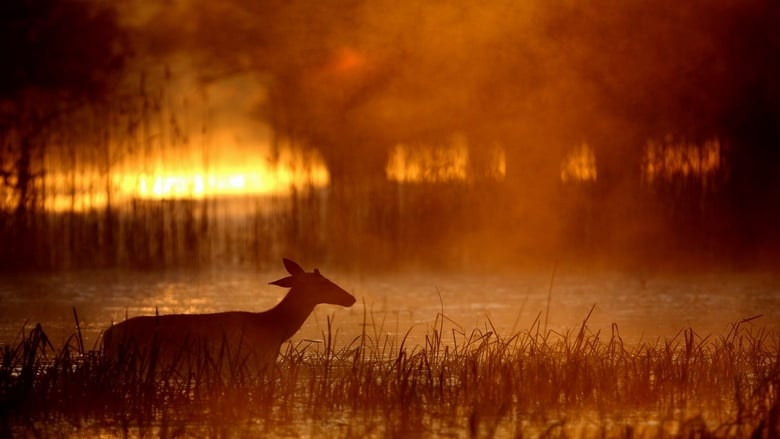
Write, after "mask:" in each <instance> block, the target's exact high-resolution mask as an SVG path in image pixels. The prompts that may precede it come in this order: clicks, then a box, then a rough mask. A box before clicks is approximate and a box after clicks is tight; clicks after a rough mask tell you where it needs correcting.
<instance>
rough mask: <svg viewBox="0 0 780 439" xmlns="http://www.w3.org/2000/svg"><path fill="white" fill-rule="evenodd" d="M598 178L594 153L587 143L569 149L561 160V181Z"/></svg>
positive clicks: (593, 179)
mask: <svg viewBox="0 0 780 439" xmlns="http://www.w3.org/2000/svg"><path fill="white" fill-rule="evenodd" d="M597 178H598V168H597V167H596V154H595V153H594V152H593V149H592V148H591V147H590V146H589V145H588V144H587V143H584V142H583V143H582V144H581V145H580V146H578V147H577V148H575V149H574V150H572V151H570V152H569V154H568V155H566V157H564V159H563V161H562V162H561V181H562V182H564V183H566V182H576V181H596V179H597Z"/></svg>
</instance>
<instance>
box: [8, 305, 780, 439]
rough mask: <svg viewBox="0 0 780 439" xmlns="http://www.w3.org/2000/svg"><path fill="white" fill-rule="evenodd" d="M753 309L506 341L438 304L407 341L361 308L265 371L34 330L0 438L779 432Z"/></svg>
mask: <svg viewBox="0 0 780 439" xmlns="http://www.w3.org/2000/svg"><path fill="white" fill-rule="evenodd" d="M755 319H756V318H751V319H745V320H742V321H740V322H736V323H734V324H733V325H732V326H731V329H730V330H729V331H728V332H727V333H725V334H720V335H709V336H702V335H700V334H698V333H696V332H695V331H694V330H693V329H690V328H688V329H684V330H681V331H679V332H678V333H676V334H674V335H672V336H670V337H667V338H664V339H658V340H655V341H641V342H638V343H626V342H625V341H624V340H623V339H622V337H621V336H620V332H619V330H618V327H617V326H616V325H613V326H612V329H611V331H610V332H609V333H608V334H603V333H600V332H592V331H591V330H590V329H589V328H588V325H587V318H586V319H584V321H583V323H582V325H581V326H580V327H579V328H577V329H576V330H574V331H570V332H565V333H556V332H554V331H546V332H545V331H543V318H542V315H541V314H540V315H539V316H538V317H537V318H536V319H535V320H534V321H533V322H532V323H531V325H530V326H529V327H528V328H527V329H523V330H520V331H517V332H516V333H512V334H506V335H502V334H499V333H498V332H496V331H495V329H494V328H493V326H492V323H491V322H490V321H489V320H488V321H487V322H485V323H484V324H483V325H482V327H479V328H475V329H473V330H470V331H466V330H464V329H463V328H461V327H460V326H458V325H457V324H456V323H455V322H452V321H451V320H449V319H448V318H447V317H446V316H445V315H442V314H439V315H438V316H437V319H436V324H435V325H434V326H433V327H432V328H431V329H430V330H429V331H428V333H427V334H426V335H425V339H424V342H423V343H421V344H419V345H413V346H412V345H410V344H409V343H408V340H407V338H406V337H402V338H401V339H400V340H399V339H397V338H395V337H392V336H390V335H387V334H386V333H385V331H384V328H383V325H382V323H381V320H380V319H376V316H374V315H373V314H371V313H366V315H365V317H364V329H363V331H361V333H360V334H359V335H357V336H355V337H354V338H351V339H350V338H347V339H344V340H342V339H340V337H339V335H340V334H339V332H338V331H337V330H335V329H334V328H335V324H334V322H333V321H332V319H328V320H327V323H326V328H325V329H324V330H323V334H322V340H299V341H296V342H290V343H287V344H286V346H284V347H283V349H282V352H281V354H280V357H279V359H278V361H277V362H276V364H275V366H274V367H273V368H272V369H270V370H267V371H266V373H264V374H257V373H253V372H251V371H249V370H248V369H246V368H245V367H244V366H243V365H241V364H230V363H229V362H227V363H226V362H223V361H220V359H219V358H209V357H208V356H205V354H204V356H201V357H199V358H187V359H182V361H188V364H189V365H190V367H188V368H187V369H186V371H185V372H182V368H181V367H176V365H171V366H166V367H165V368H162V369H157V367H158V366H156V364H155V360H154V358H153V357H154V355H153V354H150V355H148V356H146V357H144V356H138V355H135V353H132V352H128V353H126V354H125V355H124V356H120V358H121V359H120V360H115V359H109V358H108V357H107V356H104V355H103V354H102V352H101V351H100V350H96V349H92V350H87V349H85V348H84V345H83V341H82V340H83V339H82V337H81V336H80V334H79V333H78V332H79V331H77V333H76V334H74V336H73V337H71V339H70V340H69V341H68V342H67V343H65V344H64V345H63V346H61V347H59V348H56V347H54V346H52V344H51V343H50V342H49V341H48V338H47V337H46V333H45V331H44V330H43V328H42V327H41V326H40V325H36V326H35V327H34V328H32V329H31V330H29V331H28V330H23V331H21V332H20V339H19V340H18V341H17V342H15V343H14V344H12V345H8V346H5V347H4V350H3V357H2V365H0V409H1V410H0V413H1V415H0V422H1V424H0V428H2V431H0V435H3V436H6V435H30V434H57V435H62V436H80V435H83V434H98V433H100V434H111V435H127V436H147V435H150V434H152V435H159V436H174V435H180V434H201V435H203V434H205V435H230V436H239V435H249V434H264V435H269V436H282V435H291V434H293V435H304V434H306V435H312V436H329V437H363V436H366V435H368V436H379V437H383V436H392V437H397V436H404V437H406V436H410V435H411V436H434V435H455V436H458V437H464V436H468V437H493V436H500V437H506V436H515V437H767V438H768V437H778V436H777V435H778V433H779V432H780V431H778V428H780V396H779V393H778V390H779V389H780V339H779V337H778V334H777V333H776V332H772V331H769V330H767V329H765V328H764V327H762V326H760V325H758V322H757V321H756V320H755ZM226 343H228V341H226ZM226 364H228V366H226ZM220 367H221V368H225V367H227V368H228V370H225V369H219V368H220Z"/></svg>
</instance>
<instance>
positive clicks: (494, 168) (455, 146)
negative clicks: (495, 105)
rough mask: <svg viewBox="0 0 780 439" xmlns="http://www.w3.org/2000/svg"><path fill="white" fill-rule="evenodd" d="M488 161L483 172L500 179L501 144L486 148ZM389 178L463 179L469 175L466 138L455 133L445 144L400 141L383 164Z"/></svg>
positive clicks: (502, 168)
mask: <svg viewBox="0 0 780 439" xmlns="http://www.w3.org/2000/svg"><path fill="white" fill-rule="evenodd" d="M487 152H488V163H487V165H486V169H484V170H483V171H484V172H483V174H484V175H486V176H488V177H491V178H495V179H498V180H500V179H503V178H504V177H505V176H506V154H505V153H504V149H503V148H501V147H500V146H497V145H494V146H491V147H489V148H488V151H487ZM385 175H386V177H387V179H388V180H392V181H397V182H407V183H419V182H446V181H465V180H467V179H469V178H470V177H472V174H471V161H470V156H469V143H468V140H467V139H466V138H465V137H464V136H461V135H454V136H453V137H452V138H451V139H450V142H449V143H448V144H444V145H437V146H431V145H408V144H403V143H399V144H397V145H395V147H393V149H392V150H391V151H390V155H389V158H388V161H387V166H386V167H385Z"/></svg>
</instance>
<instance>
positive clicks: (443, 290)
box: [0, 268, 780, 346]
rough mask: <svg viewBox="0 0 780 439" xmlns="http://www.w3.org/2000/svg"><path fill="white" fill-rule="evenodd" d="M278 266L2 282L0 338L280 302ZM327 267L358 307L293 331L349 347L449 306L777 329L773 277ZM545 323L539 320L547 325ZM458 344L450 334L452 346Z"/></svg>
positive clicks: (427, 327) (457, 318) (560, 318)
mask: <svg viewBox="0 0 780 439" xmlns="http://www.w3.org/2000/svg"><path fill="white" fill-rule="evenodd" d="M279 271H280V270H277V271H276V272H260V273H250V272H246V271H218V272H200V273H193V272H189V271H178V272H177V271H174V272H168V273H165V274H159V273H146V274H144V273H128V272H72V273H64V274H56V275H47V276H29V275H19V276H13V277H9V276H3V277H2V278H0V303H2V304H3V306H2V308H1V309H2V311H0V344H12V342H13V341H14V340H15V339H17V337H18V336H19V332H20V331H21V330H22V328H23V327H25V324H26V330H28V331H29V330H30V329H32V326H34V324H35V323H37V322H41V323H42V325H43V327H44V330H46V332H47V333H48V334H49V336H50V338H51V340H52V341H53V342H54V344H55V345H60V344H61V343H64V341H65V339H66V338H67V337H69V336H71V334H73V333H74V332H75V330H76V328H75V321H74V317H73V312H72V308H73V307H75V308H76V310H77V312H78V316H79V319H80V326H81V330H82V331H83V334H84V336H85V340H86V342H85V343H86V344H87V345H88V346H93V345H94V344H95V343H96V342H97V341H98V340H99V335H100V333H101V332H102V331H103V330H105V329H106V328H107V327H108V326H110V325H111V324H112V323H116V322H119V321H121V320H124V319H125V317H126V316H127V317H135V316H138V315H154V314H155V313H156V312H159V314H171V313H210V312H220V311H231V310H249V311H262V310H265V309H268V308H270V307H272V306H273V305H275V304H276V303H277V302H278V301H279V300H280V299H281V297H282V296H283V295H284V294H285V291H286V290H284V289H280V288H278V287H275V286H271V285H268V284H267V283H268V280H269V279H276V278H277V277H279V274H280V273H279ZM329 271H330V270H328V271H326V270H325V269H324V268H323V273H324V274H326V275H327V276H329V278H330V279H332V280H334V281H335V282H337V283H338V284H340V285H341V286H342V287H344V288H345V289H347V290H348V291H350V292H351V293H353V294H354V295H355V297H357V299H358V303H357V304H356V305H355V306H353V307H352V308H350V309H344V308H340V307H334V306H327V305H321V306H319V307H318V308H317V309H316V310H315V313H314V314H313V315H312V317H310V318H309V320H308V321H307V322H306V324H305V325H304V327H303V328H302V329H301V331H300V332H299V333H298V334H297V335H296V336H295V337H294V338H293V340H292V341H293V343H297V342H299V341H301V340H317V341H322V340H323V332H325V330H326V328H327V323H326V320H327V318H328V317H331V318H333V319H334V327H335V328H337V330H338V340H339V342H340V343H348V342H349V341H351V340H352V339H353V338H354V337H356V336H359V335H360V333H361V330H362V327H363V326H362V324H363V319H364V312H365V313H366V316H367V317H366V318H367V331H368V332H369V333H371V334H375V333H378V334H389V335H392V336H394V337H395V338H396V339H397V342H398V343H400V341H401V340H402V339H403V337H404V336H406V335H407V334H406V333H407V331H409V334H408V337H409V338H408V342H409V343H411V344H412V345H414V344H422V343H424V342H425V340H424V336H425V335H426V334H428V335H429V333H430V331H431V330H432V329H433V328H434V325H435V322H436V317H437V315H438V314H439V313H441V312H442V311H443V312H444V315H445V316H446V317H447V321H446V322H445V327H447V328H448V330H447V332H448V333H450V330H456V331H466V332H471V331H472V330H474V329H477V328H478V329H482V330H485V331H492V330H494V329H495V330H496V331H497V332H498V334H499V335H501V336H510V335H512V334H514V333H516V332H517V331H524V330H526V331H528V330H530V331H536V330H537V328H536V326H535V325H537V324H538V325H539V328H538V329H539V330H541V331H544V325H545V322H546V323H547V325H548V329H549V330H552V331H555V332H557V333H560V334H563V333H566V331H573V332H576V331H578V330H579V329H580V325H581V324H582V321H583V319H585V317H586V316H587V315H588V312H589V311H590V309H591V307H592V306H594V305H595V309H594V310H593V313H592V314H591V316H590V318H589V320H588V327H589V328H590V330H591V331H592V332H594V333H595V332H598V331H601V332H602V333H603V334H604V336H605V337H609V336H610V335H611V334H612V330H613V328H612V324H613V323H614V324H615V325H617V328H618V330H619V333H620V335H621V336H622V337H623V338H624V340H626V341H627V342H636V341H639V340H640V339H641V340H645V341H650V342H653V341H655V340H656V339H662V340H663V339H669V338H672V337H675V335H677V334H678V332H679V331H681V330H683V329H687V328H692V329H694V330H695V331H696V333H697V334H699V335H700V336H702V337H706V336H707V335H723V334H725V333H727V332H728V331H729V330H730V325H731V324H734V323H736V322H738V321H740V320H742V319H746V318H749V317H754V316H757V315H762V317H761V318H759V319H757V320H755V321H753V323H752V324H753V325H756V327H764V328H768V329H770V330H777V329H780V328H778V323H777V322H779V321H780V280H778V278H777V276H772V275H729V276H715V275H690V276H680V277H670V276H651V277H644V278H643V277H640V276H636V275H630V274H623V273H602V274H598V275H593V274H588V275H583V274H577V273H558V274H557V275H556V278H555V279H554V282H553V288H552V294H551V295H550V296H549V299H550V305H549V316H548V315H547V314H546V313H547V309H548V308H547V300H548V293H549V292H550V289H549V282H550V274H549V273H524V274H481V275H478V274H459V275H458V274H452V273H438V274H437V273H422V272H419V273H414V274H406V275H363V274H361V275H358V274H354V273H353V274H349V273H340V272H338V271H336V272H333V273H330V272H329ZM537 319H538V321H537ZM449 341H451V340H445V342H449Z"/></svg>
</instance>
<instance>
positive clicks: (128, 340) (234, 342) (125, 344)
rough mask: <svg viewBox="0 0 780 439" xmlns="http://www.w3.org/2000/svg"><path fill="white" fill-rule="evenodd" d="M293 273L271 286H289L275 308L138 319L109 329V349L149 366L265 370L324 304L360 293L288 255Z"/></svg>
mask: <svg viewBox="0 0 780 439" xmlns="http://www.w3.org/2000/svg"><path fill="white" fill-rule="evenodd" d="M282 261H283V263H284V266H285V268H286V269H287V271H288V273H289V274H290V275H289V276H287V277H284V278H281V279H279V280H276V281H273V282H271V283H270V284H271V285H277V286H280V287H284V288H289V289H290V291H288V293H287V295H286V296H285V297H284V299H282V301H281V302H279V303H278V304H277V305H276V306H275V307H273V308H271V309H269V310H267V311H264V312H258V313H254V312H245V311H230V312H221V313H213V314H171V315H162V316H142V317H134V318H131V319H128V320H125V321H124V322H121V323H119V324H116V325H112V326H111V327H109V328H108V329H107V330H106V331H105V332H104V333H103V352H104V354H105V355H106V356H108V357H110V358H113V359H115V360H117V361H119V362H120V363H121V362H128V361H141V362H145V364H146V365H147V367H155V365H157V366H160V367H164V366H163V365H165V366H169V365H173V366H175V367H177V368H179V369H182V366H185V367H187V366H188V367H189V368H190V370H192V368H193V367H203V365H209V364H210V365H216V366H218V367H223V366H224V365H225V364H226V363H227V364H229V365H230V367H231V368H235V367H243V366H250V367H255V368H260V369H265V368H267V367H268V366H269V365H272V364H273V363H274V362H275V361H276V357H277V356H278V355H279V349H280V348H281V345H282V343H283V342H285V341H286V340H287V339H289V338H290V337H291V336H292V335H293V334H295V333H296V332H297V331H298V330H299V329H300V328H301V326H302V325H303V323H304V322H305V321H306V318H307V317H309V315H310V314H311V313H312V311H313V310H314V307H315V306H317V305H318V304H321V303H322V304H332V305H341V306H344V307H350V306H352V305H353V304H354V303H355V297H354V296H352V295H351V294H349V293H348V292H347V291H345V290H344V289H342V288H341V287H339V286H338V285H336V284H335V283H333V282H331V281H330V280H328V279H327V278H325V276H323V275H322V274H321V273H320V272H319V270H317V269H316V268H315V269H314V271H313V272H311V273H307V272H305V271H304V270H303V268H301V266H300V265H298V264H297V263H296V262H293V261H291V260H289V259H286V258H285V259H283V260H282Z"/></svg>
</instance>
